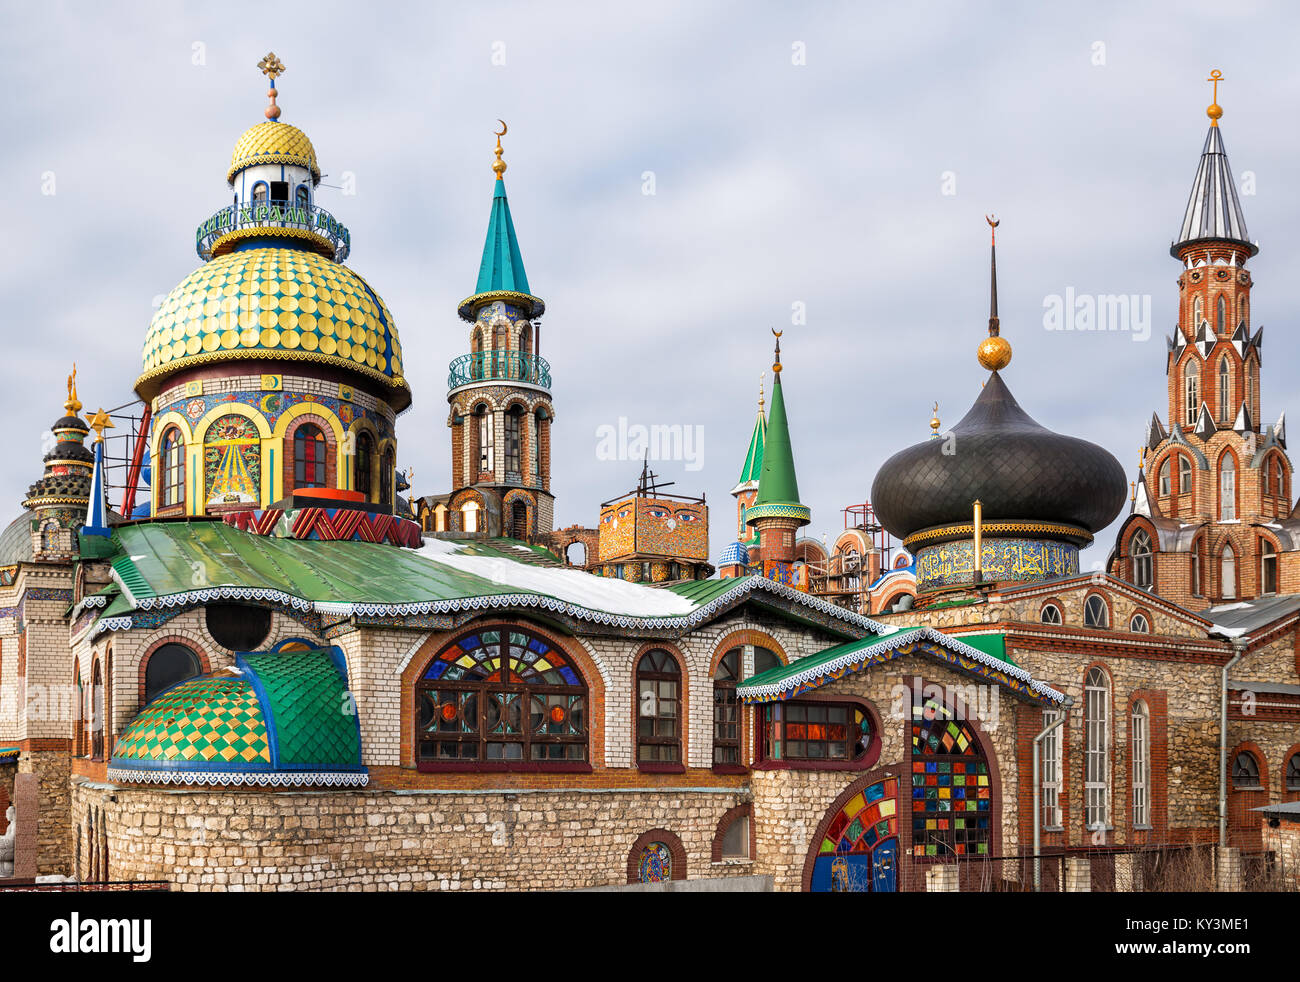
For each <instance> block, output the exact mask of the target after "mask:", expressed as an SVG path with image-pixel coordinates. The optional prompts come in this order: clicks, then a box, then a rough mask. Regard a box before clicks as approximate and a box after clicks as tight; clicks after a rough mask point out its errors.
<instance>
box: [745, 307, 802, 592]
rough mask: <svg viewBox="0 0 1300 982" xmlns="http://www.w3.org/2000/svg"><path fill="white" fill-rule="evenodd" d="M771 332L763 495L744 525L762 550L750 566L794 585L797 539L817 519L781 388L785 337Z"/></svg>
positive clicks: (760, 481) (760, 487)
mask: <svg viewBox="0 0 1300 982" xmlns="http://www.w3.org/2000/svg"><path fill="white" fill-rule="evenodd" d="M772 333H773V334H775V335H776V357H775V359H774V361H773V364H772V374H773V381H772V409H771V411H770V412H769V413H768V418H767V430H766V433H765V436H764V446H763V469H762V472H761V473H760V475H759V479H758V494H757V495H756V496H755V498H754V503H753V504H752V505H750V506H749V507H748V508H747V509H745V524H746V525H748V526H749V527H750V528H752V529H753V530H754V534H755V535H756V536H757V538H758V547H757V548H756V549H751V550H750V561H751V562H752V563H754V564H758V563H761V564H762V566H763V575H764V576H766V577H768V578H769V579H776V580H780V581H782V582H785V583H789V584H791V585H794V584H795V579H796V577H795V576H794V571H793V568H792V565H793V563H794V540H795V536H796V535H797V534H798V530H799V529H800V528H802V527H803V526H805V525H807V524H808V523H809V522H810V521H811V520H812V513H811V512H810V510H809V509H808V506H807V505H804V504H801V503H800V501H799V481H798V478H797V477H796V475H795V469H794V450H793V448H792V447H791V445H790V424H789V421H788V420H787V419H786V415H785V394H784V393H783V392H782V389H781V335H780V333H779V332H777V331H773V332H772Z"/></svg>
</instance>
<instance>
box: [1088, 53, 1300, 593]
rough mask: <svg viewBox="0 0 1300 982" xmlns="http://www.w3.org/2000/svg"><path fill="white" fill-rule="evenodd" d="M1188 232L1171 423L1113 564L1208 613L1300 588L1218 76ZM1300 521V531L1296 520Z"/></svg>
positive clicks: (1173, 350)
mask: <svg viewBox="0 0 1300 982" xmlns="http://www.w3.org/2000/svg"><path fill="white" fill-rule="evenodd" d="M1222 77H1223V76H1222V74H1221V73H1220V72H1218V71H1215V72H1212V73H1211V75H1210V79H1209V81H1211V82H1213V83H1214V99H1213V101H1212V103H1211V105H1210V107H1209V108H1208V109H1207V110H1206V114H1207V115H1208V116H1209V117H1210V127H1209V133H1208V134H1207V135H1206V138H1205V146H1204V148H1203V149H1202V151H1201V159H1200V163H1199V165H1198V166H1197V169H1196V177H1195V180H1194V181H1193V183H1192V192H1191V195H1190V197H1189V198H1188V201H1187V208H1186V211H1185V213H1184V216H1183V221H1182V225H1181V227H1180V228H1179V231H1178V237H1177V238H1176V239H1175V240H1174V242H1173V243H1172V245H1171V246H1170V250H1169V251H1170V254H1171V255H1173V256H1174V258H1176V259H1178V261H1179V262H1180V263H1182V266H1183V269H1182V272H1181V273H1180V275H1179V277H1178V325H1177V327H1176V328H1175V330H1174V334H1173V337H1172V338H1170V339H1169V341H1168V354H1167V360H1166V371H1167V373H1168V417H1167V423H1162V422H1161V421H1160V419H1159V417H1158V416H1156V415H1153V416H1152V418H1151V421H1150V423H1149V424H1148V426H1147V433H1146V439H1145V440H1144V442H1143V448H1142V465H1141V469H1140V471H1139V473H1138V479H1137V481H1136V482H1135V483H1134V489H1133V499H1132V513H1131V514H1130V516H1129V518H1128V520H1126V521H1125V523H1124V525H1123V527H1122V528H1121V530H1120V535H1119V539H1118V541H1117V544H1116V549H1115V551H1114V552H1113V553H1112V556H1111V571H1112V572H1114V573H1115V574H1116V575H1118V576H1122V577H1123V578H1125V579H1127V580H1130V581H1132V582H1133V583H1135V584H1137V585H1138V586H1141V587H1143V588H1145V589H1150V590H1153V591H1155V592H1156V593H1159V594H1160V595H1161V596H1164V597H1166V598H1168V599H1170V600H1173V601H1174V602H1175V603H1179V604H1182V605H1183V606H1186V607H1190V608H1192V609H1201V608H1204V607H1206V606H1208V605H1211V604H1214V603H1219V602H1223V601H1238V600H1248V599H1252V598H1255V597H1257V596H1260V595H1265V594H1276V593H1286V592H1291V591H1293V590H1295V589H1297V587H1300V553H1297V552H1296V551H1295V550H1294V549H1293V548H1292V542H1293V541H1296V540H1294V539H1293V535H1294V531H1295V529H1300V522H1296V521H1294V519H1293V518H1292V515H1293V511H1292V499H1291V462H1290V459H1289V458H1288V456H1287V453H1286V430H1285V425H1284V419H1283V417H1281V416H1279V418H1278V421H1277V423H1276V424H1275V425H1274V426H1271V427H1263V426H1261V420H1262V417H1263V410H1262V406H1261V402H1260V364H1261V350H1260V349H1261V341H1262V336H1263V329H1262V328H1261V329H1259V330H1256V331H1254V333H1252V331H1251V301H1250V293H1251V288H1252V287H1253V285H1254V280H1253V277H1252V276H1251V273H1250V270H1249V269H1248V268H1247V264H1248V261H1249V260H1250V259H1251V258H1252V257H1253V256H1254V255H1255V254H1256V253H1257V252H1258V251H1259V246H1258V245H1256V244H1255V243H1253V242H1252V241H1251V240H1250V238H1249V237H1248V236H1247V233H1246V220H1245V216H1244V214H1243V212H1242V209H1241V202H1240V201H1239V200H1238V198H1237V191H1236V188H1235V187H1234V184H1233V176H1232V169H1231V167H1230V166H1229V164H1228V156H1227V152H1226V151H1225V150H1224V145H1223V135H1222V132H1221V130H1220V128H1219V119H1220V118H1221V117H1222V116H1223V109H1222V108H1221V107H1220V106H1219V105H1218V83H1219V82H1220V81H1221V80H1222ZM1293 526H1294V527H1295V528H1293Z"/></svg>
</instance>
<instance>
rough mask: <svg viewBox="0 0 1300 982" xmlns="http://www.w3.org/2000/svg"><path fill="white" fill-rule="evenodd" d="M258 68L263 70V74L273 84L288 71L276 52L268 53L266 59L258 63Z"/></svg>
mask: <svg viewBox="0 0 1300 982" xmlns="http://www.w3.org/2000/svg"><path fill="white" fill-rule="evenodd" d="M257 67H258V68H259V69H261V71H262V74H263V75H265V76H266V77H267V78H269V79H270V80H271V81H272V82H274V81H275V80H276V79H277V78H279V77H280V76H281V75H283V74H284V73H285V71H286V69H285V67H284V62H282V61H281V60H280V59H279V58H277V57H276V56H275V52H274V51H268V52H267V53H266V57H265V58H263V59H262V60H261V61H259V62H258V63H257Z"/></svg>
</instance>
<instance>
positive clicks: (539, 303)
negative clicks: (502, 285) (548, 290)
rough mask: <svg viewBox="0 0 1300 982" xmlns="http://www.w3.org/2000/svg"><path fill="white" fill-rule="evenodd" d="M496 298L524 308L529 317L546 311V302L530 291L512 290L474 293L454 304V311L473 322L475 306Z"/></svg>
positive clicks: (488, 302)
mask: <svg viewBox="0 0 1300 982" xmlns="http://www.w3.org/2000/svg"><path fill="white" fill-rule="evenodd" d="M497 300H502V301H504V302H506V303H508V304H513V305H514V306H516V307H522V308H524V310H525V311H526V312H527V314H528V316H529V317H540V316H541V315H542V314H544V313H545V312H546V302H545V301H543V300H542V299H541V298H540V297H535V296H533V295H532V294H531V293H516V292H515V291H514V290H489V291H487V292H486V293H475V294H473V295H472V296H468V297H466V298H465V299H464V300H462V301H461V302H460V303H458V304H457V305H456V313H458V314H460V316H461V318H462V319H463V320H467V321H469V322H470V323H473V322H474V320H475V312H476V309H477V308H479V307H482V306H484V305H486V304H490V303H494V302H496V301H497Z"/></svg>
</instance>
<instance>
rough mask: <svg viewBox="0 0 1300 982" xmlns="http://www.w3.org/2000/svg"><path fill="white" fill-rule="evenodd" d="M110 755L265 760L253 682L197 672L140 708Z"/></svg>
mask: <svg viewBox="0 0 1300 982" xmlns="http://www.w3.org/2000/svg"><path fill="white" fill-rule="evenodd" d="M113 759H114V761H118V760H124V761H152V762H164V761H166V762H173V761H175V762H186V763H208V764H228V765H230V766H231V767H236V766H240V765H248V764H255V763H256V764H265V765H270V763H271V748H270V744H269V742H268V739H267V732H266V723H265V721H264V720H263V718H262V710H261V707H260V706H259V705H258V701H257V696H256V694H254V692H253V686H252V685H251V684H250V683H249V682H248V681H247V680H245V679H242V678H211V677H201V678H197V679H190V680H189V681H188V682H182V683H181V684H180V685H178V686H176V687H175V688H173V689H171V690H169V691H168V692H165V693H163V694H162V695H161V696H159V697H158V698H157V699H155V700H154V701H153V702H151V703H150V704H149V705H148V706H146V707H145V708H144V709H143V710H141V711H140V715H138V716H137V717H136V718H135V720H134V721H133V722H132V723H131V725H130V726H129V727H128V728H127V731H126V733H124V734H123V735H122V739H121V740H119V741H118V744H117V747H116V749H115V750H114V751H113Z"/></svg>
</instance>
